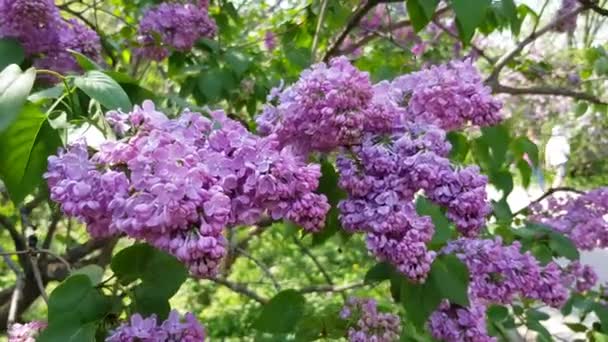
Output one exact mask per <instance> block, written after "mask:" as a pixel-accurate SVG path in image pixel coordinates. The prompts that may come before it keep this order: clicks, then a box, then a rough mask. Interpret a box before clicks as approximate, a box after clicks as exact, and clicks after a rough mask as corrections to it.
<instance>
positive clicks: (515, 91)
mask: <svg viewBox="0 0 608 342" xmlns="http://www.w3.org/2000/svg"><path fill="white" fill-rule="evenodd" d="M490 86H492V90H493V91H494V92H495V93H505V94H512V95H527V94H529V95H555V96H563V97H571V98H574V99H577V100H585V101H588V102H591V103H596V104H608V103H607V102H605V101H603V100H601V99H599V98H597V97H595V96H593V95H591V94H589V93H583V92H578V91H574V90H570V89H568V88H558V87H549V86H538V87H525V88H515V87H510V86H506V85H502V84H500V83H494V84H490Z"/></svg>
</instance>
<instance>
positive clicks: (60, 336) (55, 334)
mask: <svg viewBox="0 0 608 342" xmlns="http://www.w3.org/2000/svg"><path fill="white" fill-rule="evenodd" d="M96 331H97V326H96V325H95V323H88V324H84V325H75V324H73V323H71V322H65V323H63V324H53V325H49V326H48V327H47V328H46V329H44V330H43V331H42V333H40V336H38V338H37V339H36V341H38V342H95V332H96Z"/></svg>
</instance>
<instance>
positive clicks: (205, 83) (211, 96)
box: [198, 69, 224, 102]
mask: <svg viewBox="0 0 608 342" xmlns="http://www.w3.org/2000/svg"><path fill="white" fill-rule="evenodd" d="M223 88H224V74H223V73H222V71H221V70H220V69H211V70H206V71H203V72H201V74H200V75H199V77H198V89H199V90H200V91H201V93H203V95H205V97H206V98H207V100H208V101H209V102H216V101H217V100H219V99H220V97H221V96H222V89H223Z"/></svg>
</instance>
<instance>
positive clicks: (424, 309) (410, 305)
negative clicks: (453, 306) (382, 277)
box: [401, 280, 442, 327]
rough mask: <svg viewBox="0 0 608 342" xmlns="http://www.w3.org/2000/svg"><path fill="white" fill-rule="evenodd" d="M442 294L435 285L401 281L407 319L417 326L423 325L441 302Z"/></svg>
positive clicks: (402, 300) (402, 299) (402, 298)
mask: <svg viewBox="0 0 608 342" xmlns="http://www.w3.org/2000/svg"><path fill="white" fill-rule="evenodd" d="M441 299H442V298H441V295H440V294H439V293H438V292H437V291H435V289H434V287H433V286H429V285H427V284H413V283H411V282H409V281H407V280H403V281H402V282H401V302H402V303H403V307H404V308H405V312H406V316H405V317H406V318H405V319H406V320H408V321H411V322H412V323H413V324H414V325H415V326H417V327H423V326H424V324H425V322H426V321H427V319H428V318H429V316H430V315H431V313H433V311H435V309H436V308H437V307H438V306H439V303H441Z"/></svg>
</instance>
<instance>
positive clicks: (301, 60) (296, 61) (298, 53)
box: [285, 47, 310, 69]
mask: <svg viewBox="0 0 608 342" xmlns="http://www.w3.org/2000/svg"><path fill="white" fill-rule="evenodd" d="M285 57H287V60H288V61H289V63H291V64H292V65H293V66H295V67H297V68H298V69H304V68H306V67H308V66H309V65H310V50H309V49H307V48H303V47H298V48H293V47H291V48H289V47H286V48H285Z"/></svg>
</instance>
